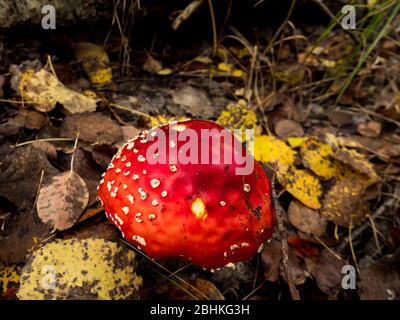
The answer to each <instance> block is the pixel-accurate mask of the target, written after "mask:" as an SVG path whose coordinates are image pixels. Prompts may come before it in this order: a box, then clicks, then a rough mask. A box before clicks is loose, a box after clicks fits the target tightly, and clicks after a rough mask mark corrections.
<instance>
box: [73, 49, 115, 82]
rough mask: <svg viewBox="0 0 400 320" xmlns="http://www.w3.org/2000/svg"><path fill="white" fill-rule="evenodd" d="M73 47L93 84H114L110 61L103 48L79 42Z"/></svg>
mask: <svg viewBox="0 0 400 320" xmlns="http://www.w3.org/2000/svg"><path fill="white" fill-rule="evenodd" d="M73 47H74V52H75V57H76V58H77V59H78V60H79V61H80V62H81V63H82V65H83V69H84V70H85V72H86V74H87V75H88V77H89V80H90V82H91V83H93V84H107V83H110V82H112V70H111V68H110V67H109V63H110V61H109V59H108V55H107V53H106V52H105V51H104V49H103V47H102V46H99V45H97V44H94V43H90V42H78V43H75V44H74V45H73Z"/></svg>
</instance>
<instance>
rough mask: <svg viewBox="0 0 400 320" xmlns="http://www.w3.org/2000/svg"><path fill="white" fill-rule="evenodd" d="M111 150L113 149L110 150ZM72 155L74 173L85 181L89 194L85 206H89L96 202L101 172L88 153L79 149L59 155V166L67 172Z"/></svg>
mask: <svg viewBox="0 0 400 320" xmlns="http://www.w3.org/2000/svg"><path fill="white" fill-rule="evenodd" d="M111 150H113V149H112V148H111ZM114 154H115V153H114ZM73 155H74V171H75V172H76V173H77V174H78V175H79V176H80V177H81V178H82V179H83V180H84V181H85V184H86V187H87V190H88V192H89V202H88V204H87V205H88V206H91V205H92V204H94V203H95V202H96V197H97V186H98V185H99V181H100V179H101V174H102V173H103V170H102V168H100V167H99V166H98V165H97V163H96V162H95V161H94V160H93V158H92V156H91V154H90V153H89V152H86V151H85V150H82V149H80V148H78V149H76V150H75V151H74V153H72V154H66V155H64V154H61V156H60V164H61V165H62V167H63V168H64V169H65V170H68V169H69V168H70V167H71V158H72V156H73ZM109 163H110V162H109Z"/></svg>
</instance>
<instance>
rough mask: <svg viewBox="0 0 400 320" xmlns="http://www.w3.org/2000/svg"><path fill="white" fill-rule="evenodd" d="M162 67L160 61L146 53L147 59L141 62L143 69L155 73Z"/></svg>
mask: <svg viewBox="0 0 400 320" xmlns="http://www.w3.org/2000/svg"><path fill="white" fill-rule="evenodd" d="M162 68H163V65H162V63H161V61H159V60H156V59H154V58H153V57H152V56H151V55H150V54H148V55H147V59H146V61H145V62H144V64H143V70H145V71H147V72H150V73H155V74H157V73H158V72H159V71H160V70H162Z"/></svg>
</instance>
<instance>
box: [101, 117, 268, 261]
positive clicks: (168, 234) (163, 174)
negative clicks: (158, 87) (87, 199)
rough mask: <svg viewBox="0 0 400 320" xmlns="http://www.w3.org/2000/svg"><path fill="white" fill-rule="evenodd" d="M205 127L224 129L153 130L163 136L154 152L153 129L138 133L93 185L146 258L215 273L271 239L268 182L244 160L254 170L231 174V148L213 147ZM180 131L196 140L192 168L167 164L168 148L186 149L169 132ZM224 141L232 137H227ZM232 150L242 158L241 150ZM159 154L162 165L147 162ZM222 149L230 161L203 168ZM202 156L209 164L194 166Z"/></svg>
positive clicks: (184, 126)
mask: <svg viewBox="0 0 400 320" xmlns="http://www.w3.org/2000/svg"><path fill="white" fill-rule="evenodd" d="M188 129H191V130H188ZM205 129H206V130H214V132H221V130H225V131H227V130H226V129H224V128H223V127H221V126H220V125H218V124H216V123H213V122H210V121H203V120H189V121H181V122H177V123H171V124H167V125H163V126H160V127H158V128H157V130H158V132H162V133H164V134H165V136H164V137H165V138H166V140H165V141H166V146H165V148H164V150H161V149H160V148H158V149H156V148H155V144H156V141H158V137H160V134H159V133H157V131H154V129H151V130H150V131H144V132H142V133H141V134H140V135H139V136H138V137H136V138H134V139H132V140H130V141H128V143H127V144H125V145H124V146H123V147H122V148H121V149H120V150H119V151H118V153H117V154H116V155H115V156H114V158H113V160H112V161H111V163H110V165H109V167H108V169H107V171H106V173H105V174H104V175H103V179H102V180H101V181H100V185H99V191H98V196H99V200H100V201H101V203H102V205H103V206H104V208H105V212H106V215H107V218H108V219H109V220H110V221H112V222H113V223H114V224H115V225H116V226H117V227H118V228H119V229H120V231H121V233H122V236H123V237H124V238H125V239H126V240H127V241H128V242H130V243H132V244H134V245H136V246H137V247H138V248H140V249H142V250H143V251H144V252H145V253H146V254H147V255H148V256H150V257H151V258H154V259H165V258H183V259H186V260H189V261H191V262H192V263H195V264H198V265H200V266H202V267H204V268H219V267H223V266H225V265H227V264H229V263H233V262H237V261H242V260H246V259H250V258H251V257H253V256H254V255H255V254H256V253H257V250H258V249H259V248H260V246H261V245H262V244H263V243H264V242H265V241H266V240H267V239H268V238H270V237H271V235H272V228H273V225H274V214H273V207H272V201H271V193H270V183H269V179H268V177H267V176H266V174H265V172H264V170H263V168H262V167H261V165H260V164H259V163H258V162H257V161H255V160H254V158H253V157H252V156H251V155H248V159H250V161H252V162H253V165H254V169H253V170H252V171H251V173H250V174H247V175H239V174H237V171H236V169H237V168H238V167H243V166H244V165H243V163H241V164H239V163H238V161H236V160H235V157H234V154H235V153H237V150H238V149H237V148H236V149H235V147H234V144H233V143H231V144H229V143H226V141H227V140H226V139H224V140H221V143H220V144H217V143H215V141H214V142H213V141H212V139H204V138H203V137H202V135H201V134H202V132H204V130H205ZM186 130H188V131H190V132H191V133H193V132H195V133H197V134H198V136H199V139H198V140H197V141H194V142H193V141H192V143H191V147H193V146H194V147H196V148H197V150H198V154H197V159H198V161H197V163H182V161H181V162H180V161H179V157H178V159H177V161H175V162H173V159H172V160H171V157H172V156H171V154H172V152H171V150H172V151H174V152H175V150H176V154H181V153H182V152H187V148H186V149H185V144H186V145H188V144H187V143H186V142H187V140H184V141H181V139H180V138H179V139H175V138H174V137H175V136H172V134H171V133H175V134H178V135H179V134H181V133H184V132H186ZM215 130H217V131H215ZM150 136H151V137H152V138H151V139H149V137H150ZM227 137H229V138H231V139H232V141H234V139H235V138H234V136H233V135H232V134H231V133H230V132H229V135H228V136H227ZM160 141H161V140H160ZM237 142H238V141H237ZM159 145H161V144H159ZM238 145H239V146H240V150H239V152H243V153H242V155H244V154H245V152H246V150H245V149H244V147H243V146H242V145H241V143H238ZM191 150H192V149H191ZM193 150H194V149H193ZM204 150H208V151H209V152H208V153H209V155H204ZM162 152H165V153H166V155H167V157H168V159H167V161H166V162H165V161H164V162H163V163H154V161H149V159H150V158H152V159H157V158H158V157H161V156H160V154H161V153H162ZM224 152H225V153H226V154H227V155H228V156H230V157H231V159H232V161H231V162H230V163H228V164H227V163H226V161H225V162H224V161H220V162H219V163H204V162H212V161H211V160H212V155H215V154H216V155H218V154H221V155H224ZM202 156H204V157H203V160H204V159H205V160H209V161H201V157H202ZM147 158H149V159H147ZM172 158H173V157H172ZM175 160H176V159H175ZM222 160H224V159H222ZM160 162H162V161H160ZM171 163H174V164H171Z"/></svg>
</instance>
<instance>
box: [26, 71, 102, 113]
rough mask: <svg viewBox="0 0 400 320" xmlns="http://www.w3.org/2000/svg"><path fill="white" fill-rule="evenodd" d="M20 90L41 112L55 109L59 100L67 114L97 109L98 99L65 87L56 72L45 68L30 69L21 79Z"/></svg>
mask: <svg viewBox="0 0 400 320" xmlns="http://www.w3.org/2000/svg"><path fill="white" fill-rule="evenodd" d="M20 92H21V95H22V97H23V98H24V99H25V100H27V101H29V102H33V103H34V104H33V107H34V108H35V109H36V110H38V111H41V112H49V111H51V110H53V109H54V108H55V106H56V103H57V102H58V103H60V104H62V106H63V108H64V112H65V113H67V114H71V113H79V112H92V111H95V110H96V102H97V101H96V99H94V98H92V97H87V96H85V95H83V94H81V93H78V92H75V91H73V90H71V89H69V88H67V87H65V86H64V85H63V84H62V83H61V82H60V81H59V80H58V78H57V77H56V76H55V75H54V74H52V73H50V72H48V71H46V70H44V69H41V70H40V71H38V72H33V71H32V70H31V71H30V72H29V71H28V73H26V74H25V78H23V79H21V83H20Z"/></svg>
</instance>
